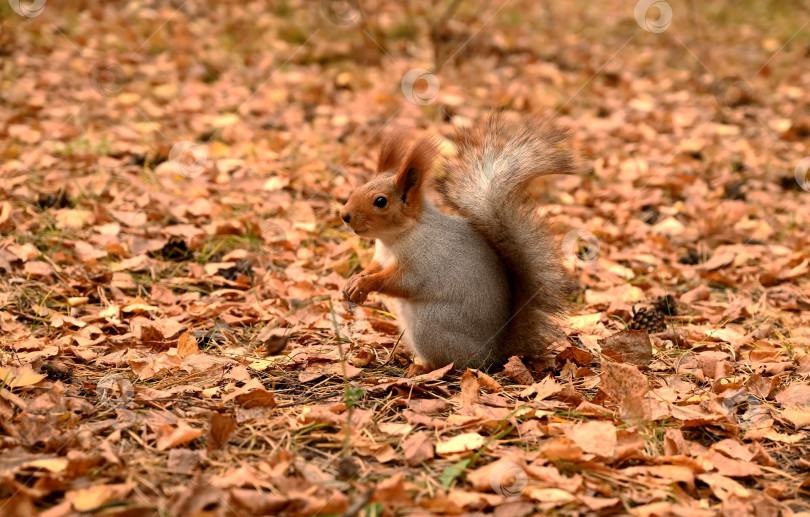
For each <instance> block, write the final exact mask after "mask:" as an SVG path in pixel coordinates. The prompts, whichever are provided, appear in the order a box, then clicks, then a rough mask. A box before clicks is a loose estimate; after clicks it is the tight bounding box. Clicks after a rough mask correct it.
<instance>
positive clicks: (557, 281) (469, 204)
mask: <svg viewBox="0 0 810 517" xmlns="http://www.w3.org/2000/svg"><path fill="white" fill-rule="evenodd" d="M567 139H568V134H567V133H566V132H565V131H563V130H561V129H559V128H556V127H554V125H553V124H552V123H551V120H550V119H549V118H548V117H546V116H532V117H527V118H525V119H522V120H519V121H518V120H506V119H505V117H504V115H503V114H501V113H499V112H495V113H493V114H492V115H490V117H489V118H488V120H487V122H486V124H485V125H484V127H482V128H478V129H477V130H464V131H461V132H459V133H458V134H457V135H456V138H455V144H456V147H457V151H458V154H457V156H456V157H454V158H451V159H449V160H447V161H446V163H445V166H444V170H443V173H442V174H441V177H439V178H438V182H437V189H438V191H439V192H440V194H441V195H442V197H443V198H444V200H445V201H446V202H447V204H448V205H450V206H451V207H452V208H454V209H455V210H457V211H458V212H459V214H460V215H463V216H464V217H466V218H468V219H469V220H470V221H472V223H473V224H474V225H475V226H476V227H477V229H478V230H479V231H480V232H481V233H483V234H484V236H485V237H486V238H487V240H488V241H489V242H490V243H491V244H492V246H493V248H495V250H496V252H497V253H498V255H499V257H500V258H501V260H502V261H503V262H504V263H505V264H506V266H507V267H506V269H507V272H508V273H509V275H510V278H509V281H510V284H511V288H512V294H513V297H512V303H511V310H512V313H511V314H512V318H511V319H510V320H509V323H508V324H507V326H506V329H505V331H504V334H503V335H502V336H503V337H502V342H503V345H502V348H503V350H499V354H498V355H500V356H501V357H498V358H497V360H498V361H505V360H506V359H508V358H509V356H511V355H514V354H525V353H526V352H531V353H533V354H534V355H543V354H544V353H545V352H546V351H547V350H548V345H549V344H550V343H551V342H552V341H560V340H562V339H564V338H565V335H564V334H563V333H562V332H561V331H560V330H559V329H558V328H557V327H556V326H555V325H554V322H553V320H552V317H555V316H563V315H564V314H565V312H566V299H567V298H568V297H569V296H570V294H571V292H572V290H573V286H574V283H573V280H572V278H571V276H570V274H569V273H568V272H567V270H566V269H565V266H564V263H563V261H564V257H563V253H562V250H561V248H560V245H559V242H558V240H557V239H556V237H555V236H554V235H552V233H551V232H550V230H549V228H548V224H547V222H546V221H545V218H544V217H543V216H542V215H540V214H539V213H538V206H537V203H536V202H535V201H534V200H533V199H532V198H531V197H530V196H529V195H528V193H527V187H528V185H529V183H530V182H531V181H532V180H534V179H535V178H537V177H539V176H543V175H546V174H571V173H573V172H574V161H573V158H572V156H571V153H570V151H568V150H567V149H566V148H564V147H563V144H564V143H565V142H566V140H567ZM501 352H502V353H501ZM493 359H495V358H493Z"/></svg>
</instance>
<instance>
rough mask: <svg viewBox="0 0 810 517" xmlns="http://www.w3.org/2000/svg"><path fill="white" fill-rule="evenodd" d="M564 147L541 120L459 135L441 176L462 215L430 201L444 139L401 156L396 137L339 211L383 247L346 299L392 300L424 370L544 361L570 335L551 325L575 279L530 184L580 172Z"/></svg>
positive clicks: (563, 136)
mask: <svg viewBox="0 0 810 517" xmlns="http://www.w3.org/2000/svg"><path fill="white" fill-rule="evenodd" d="M567 140H568V133H567V132H566V131H563V130H561V129H559V128H557V127H555V126H554V125H553V124H552V122H551V120H550V118H549V117H548V116H545V115H542V116H541V115H533V116H531V117H527V118H523V119H521V120H507V119H506V118H505V117H504V116H503V114H502V113H500V112H494V113H492V114H490V116H489V117H488V119H487V121H486V122H485V124H483V127H478V128H477V129H470V130H460V131H459V132H458V133H457V134H456V135H455V138H454V144H455V147H456V150H457V154H456V156H454V157H451V158H448V159H447V160H445V162H444V163H443V166H442V171H441V174H439V177H438V178H436V183H437V185H436V190H437V191H438V194H439V195H440V196H441V198H442V199H443V201H444V203H445V204H446V205H448V207H449V208H450V209H452V210H454V211H455V213H456V214H457V215H449V214H446V213H444V212H441V211H439V209H438V208H437V207H436V206H435V205H434V204H433V203H431V202H430V201H429V200H428V199H427V197H426V195H425V194H426V191H427V184H428V179H429V178H428V174H429V172H430V170H431V168H432V167H433V164H434V161H435V160H436V159H437V157H438V155H439V147H438V142H437V141H436V140H435V139H432V138H422V139H420V140H418V141H416V142H415V143H414V144H413V145H412V146H411V147H410V148H409V149H406V148H405V145H404V143H403V138H402V134H401V133H397V132H393V133H391V134H389V135H388V136H387V137H386V138H384V139H383V142H382V146H381V150H380V154H379V159H378V162H377V174H376V175H375V176H374V177H373V178H372V179H371V181H369V182H368V183H366V184H364V185H362V186H361V187H359V188H358V189H357V190H355V191H354V192H353V193H352V194H351V195H350V197H349V199H348V201H347V202H346V204H345V206H344V207H343V209H342V210H341V212H340V217H341V219H342V220H343V221H344V223H345V224H346V225H348V226H349V228H351V229H352V230H353V231H354V233H355V234H357V235H359V236H361V237H365V238H370V239H375V241H376V242H375V252H374V258H373V260H372V262H371V264H369V266H368V267H367V268H365V269H364V270H362V271H361V272H360V273H358V274H356V275H354V276H352V277H351V278H350V279H349V280H348V282H347V284H346V287H345V290H344V295H345V297H346V298H347V299H348V300H350V301H351V302H354V303H357V304H362V303H363V302H364V301H365V300H366V298H367V297H368V295H369V293H371V292H377V293H380V294H382V295H387V296H389V297H392V298H393V300H392V301H393V303H389V304H388V305H389V308H391V309H392V312H393V313H394V314H395V315H396V316H397V318H398V321H399V324H400V328H401V329H402V330H403V331H404V342H405V343H407V344H409V345H410V346H411V347H412V348H413V350H414V351H415V352H416V354H417V355H418V356H419V357H420V358H421V360H422V362H423V366H422V367H421V368H422V369H423V370H424V371H429V370H430V369H434V368H440V367H443V366H446V365H448V364H449V363H455V365H456V366H470V367H478V368H482V367H489V366H496V365H502V364H503V363H505V362H506V361H507V360H508V359H509V358H510V357H511V356H513V355H518V356H526V355H531V356H539V357H543V356H544V355H545V354H546V352H547V351H548V348H549V345H550V344H551V343H552V342H554V341H558V342H562V341H564V339H565V334H564V333H563V332H562V331H560V330H559V329H558V328H557V327H556V326H555V324H554V321H553V318H555V317H562V316H564V315H565V314H566V312H567V298H568V297H569V296H570V295H571V294H572V292H573V290H574V281H573V279H572V277H571V275H570V273H569V272H568V271H567V269H566V268H565V266H564V258H563V254H562V250H561V247H560V245H559V244H558V243H557V240H556V237H555V236H554V235H553V234H552V233H551V231H550V229H549V227H548V223H547V222H546V220H545V217H543V216H542V215H540V214H539V213H538V211H537V206H536V203H535V201H534V200H533V199H532V198H531V197H530V196H529V195H528V193H527V187H528V185H529V183H530V182H531V181H532V180H534V179H535V178H537V177H539V176H544V175H548V174H571V173H573V172H574V160H573V157H572V155H571V153H570V152H569V151H568V150H566V149H565V148H564V147H563V144H564V143H565V142H566V141H567ZM391 305H393V307H390V306H391ZM418 368H419V367H418V366H417V369H418Z"/></svg>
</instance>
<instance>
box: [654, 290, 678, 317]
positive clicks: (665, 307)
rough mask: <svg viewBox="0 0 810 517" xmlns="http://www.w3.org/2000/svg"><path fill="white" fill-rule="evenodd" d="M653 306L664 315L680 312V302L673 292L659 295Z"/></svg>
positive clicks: (673, 314)
mask: <svg viewBox="0 0 810 517" xmlns="http://www.w3.org/2000/svg"><path fill="white" fill-rule="evenodd" d="M653 308H654V310H656V311H658V312H660V313H661V314H663V315H664V316H675V315H676V314H677V313H678V302H677V301H676V300H675V297H674V296H672V295H671V294H668V295H666V296H659V297H658V299H657V300H656V301H655V303H653Z"/></svg>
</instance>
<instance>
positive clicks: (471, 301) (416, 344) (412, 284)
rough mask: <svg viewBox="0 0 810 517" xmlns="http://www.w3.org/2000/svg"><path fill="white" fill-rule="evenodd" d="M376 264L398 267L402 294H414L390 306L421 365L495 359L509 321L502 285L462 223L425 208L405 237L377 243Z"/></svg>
mask: <svg viewBox="0 0 810 517" xmlns="http://www.w3.org/2000/svg"><path fill="white" fill-rule="evenodd" d="M374 258H375V260H376V261H377V262H379V263H380V264H381V265H382V266H383V267H385V266H387V265H389V264H391V263H392V262H393V261H396V263H397V264H398V265H399V266H400V267H402V268H403V270H404V272H403V285H404V287H405V291H406V292H408V293H417V294H415V295H413V296H410V297H408V298H406V299H395V300H394V301H393V303H389V305H390V306H391V307H390V308H391V310H392V312H394V313H395V314H396V315H397V318H398V320H399V325H400V328H401V329H402V330H404V332H405V335H404V339H405V342H406V343H408V344H410V346H412V347H413V348H414V349H415V351H416V353H417V354H418V355H419V356H420V357H421V358H422V359H423V360H425V361H426V362H427V363H429V364H430V365H431V366H433V367H440V366H443V365H445V364H448V363H450V362H453V361H455V362H456V363H469V364H471V365H474V364H475V363H480V362H481V361H483V360H485V359H487V358H491V357H490V356H491V355H492V354H493V353H497V351H498V346H499V345H500V341H501V333H502V331H503V329H504V328H505V326H506V323H507V321H508V319H509V316H510V300H509V292H510V290H509V287H508V280H507V276H506V273H505V271H504V269H503V265H502V264H501V262H500V260H499V259H498V257H497V255H496V254H495V251H494V250H493V249H492V248H491V247H490V245H489V244H488V243H487V241H486V239H484V237H483V236H482V235H481V234H479V233H478V232H477V231H475V229H474V228H473V227H472V225H471V224H470V223H469V222H468V221H467V220H466V219H463V218H461V217H455V216H451V215H447V214H443V213H441V212H439V211H438V210H437V209H436V208H435V207H433V206H432V205H430V204H429V203H426V204H425V206H424V208H423V211H422V214H421V218H420V224H418V225H416V226H415V227H414V228H413V230H411V231H410V232H409V233H408V234H407V235H405V236H404V238H401V239H399V240H397V241H396V242H395V243H393V244H385V243H383V242H382V241H380V240H377V242H376V248H375V254H374ZM471 350H472V351H473V352H472V353H471V352H470V351H471Z"/></svg>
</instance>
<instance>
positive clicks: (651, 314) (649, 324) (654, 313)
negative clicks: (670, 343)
mask: <svg viewBox="0 0 810 517" xmlns="http://www.w3.org/2000/svg"><path fill="white" fill-rule="evenodd" d="M666 329H667V322H666V318H665V316H664V313H663V312H661V311H659V310H657V309H656V308H655V307H654V308H653V309H652V310H648V309H647V308H646V307H642V308H641V309H639V310H638V311H636V310H635V309H633V321H632V322H631V323H630V330H646V331H647V332H650V333H655V332H664V331H665V330H666Z"/></svg>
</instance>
